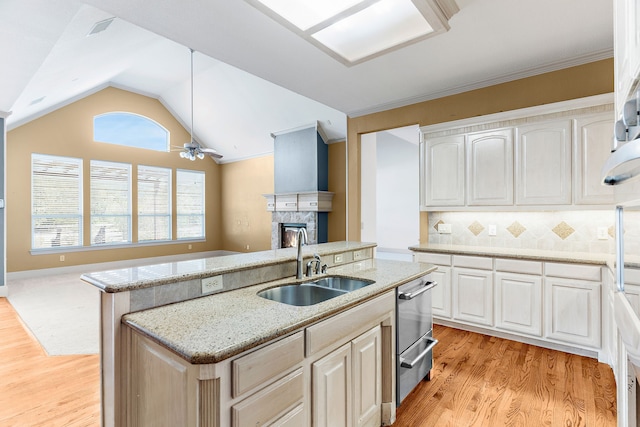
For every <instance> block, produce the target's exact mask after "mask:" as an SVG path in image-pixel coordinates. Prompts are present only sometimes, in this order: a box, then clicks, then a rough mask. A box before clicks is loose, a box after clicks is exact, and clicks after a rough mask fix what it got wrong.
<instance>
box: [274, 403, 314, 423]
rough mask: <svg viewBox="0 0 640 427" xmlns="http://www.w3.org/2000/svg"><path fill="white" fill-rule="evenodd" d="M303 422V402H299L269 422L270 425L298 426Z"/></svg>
mask: <svg viewBox="0 0 640 427" xmlns="http://www.w3.org/2000/svg"><path fill="white" fill-rule="evenodd" d="M305 424H306V423H305V418H304V404H303V403H301V404H299V405H298V406H296V407H295V408H293V409H292V410H290V411H289V412H287V413H286V414H284V415H283V416H282V417H280V418H279V419H278V420H277V421H276V422H274V423H273V424H271V427H300V426H303V425H305Z"/></svg>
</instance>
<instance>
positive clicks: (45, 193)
mask: <svg viewBox="0 0 640 427" xmlns="http://www.w3.org/2000/svg"><path fill="white" fill-rule="evenodd" d="M74 246H82V159H77V158H73V157H59V156H49V155H44V154H32V156H31V247H32V248H33V249H45V248H56V247H74Z"/></svg>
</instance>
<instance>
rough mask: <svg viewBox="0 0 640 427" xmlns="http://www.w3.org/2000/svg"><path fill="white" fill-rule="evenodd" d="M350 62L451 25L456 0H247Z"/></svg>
mask: <svg viewBox="0 0 640 427" xmlns="http://www.w3.org/2000/svg"><path fill="white" fill-rule="evenodd" d="M247 2H249V3H251V4H252V5H253V6H255V7H256V8H258V9H259V10H261V11H262V12H264V13H265V14H267V15H269V16H270V17H272V18H273V19H275V20H276V21H278V22H279V23H281V24H282V25H284V26H286V27H288V28H289V29H291V30H292V31H294V32H296V33H297V34H299V35H300V36H302V37H303V38H305V39H306V40H308V41H309V42H310V43H312V44H314V45H315V46H317V47H318V48H320V49H321V50H323V51H325V52H326V53H328V54H329V55H331V56H332V57H334V58H335V59H337V60H339V61H340V62H342V63H343V64H345V65H355V64H358V63H360V62H364V61H367V60H369V59H372V58H375V57H376V56H379V55H382V54H384V53H387V52H389V51H391V50H395V49H400V48H402V47H404V46H406V45H408V44H411V43H415V42H417V41H420V40H423V39H425V38H427V37H430V36H433V35H435V34H439V33H441V32H445V31H447V30H448V29H449V27H448V24H447V22H448V20H449V18H451V16H453V14H455V13H456V12H458V6H457V5H456V3H455V0H306V1H305V0H247Z"/></svg>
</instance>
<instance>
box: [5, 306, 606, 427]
mask: <svg viewBox="0 0 640 427" xmlns="http://www.w3.org/2000/svg"><path fill="white" fill-rule="evenodd" d="M434 335H435V336H436V337H437V338H438V339H439V340H440V343H439V344H438V345H437V346H436V347H435V350H434V357H435V364H434V370H433V375H432V377H433V379H432V380H431V381H423V382H422V383H421V384H420V385H419V386H418V387H417V388H416V389H415V390H414V391H413V392H412V393H411V394H410V395H409V396H408V397H407V400H405V402H404V403H403V405H402V406H401V407H400V408H399V409H398V417H397V421H396V423H395V424H394V426H396V427H405V426H410V427H414V426H416V427H417V426H425V427H426V426H430V427H431V426H436V427H446V426H451V427H470V426H483V427H484V426H486V427H496V426H523V427H524V426H526V427H538V426H553V427H556V426H557V427H576V426H585V427H592V426H593V427H615V426H616V397H615V382H614V379H613V373H612V371H611V369H610V368H609V367H608V366H607V365H604V364H600V363H598V362H597V360H594V359H589V358H585V357H580V356H575V355H571V354H566V353H562V352H557V351H553V350H547V349H543V348H540V347H535V346H530V345H527V344H522V343H518V342H514V341H508V340H503V339H500V338H494V337H489V336H486V335H480V334H474V333H471V332H464V331H460V330H457V329H452V328H446V327H443V326H438V325H436V326H435V327H434ZM99 369H100V368H99V359H98V356H97V355H89V356H55V357H49V356H47V355H46V354H45V353H44V351H43V350H42V349H41V347H40V345H39V344H38V342H37V341H36V340H35V339H34V338H33V337H32V336H31V335H30V334H29V333H28V332H27V331H26V330H25V328H24V326H23V325H22V323H21V322H20V320H19V318H18V315H17V314H16V313H15V311H14V310H13V308H12V307H11V305H10V304H9V303H8V302H7V300H6V299H5V298H0V426H2V427H14V426H15V427H32V426H47V427H58V426H73V427H95V426H99V425H100V406H99V401H100V395H99V383H100V379H99Z"/></svg>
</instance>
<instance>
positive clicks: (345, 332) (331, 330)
mask: <svg viewBox="0 0 640 427" xmlns="http://www.w3.org/2000/svg"><path fill="white" fill-rule="evenodd" d="M395 301H396V298H395V291H390V292H387V293H386V294H384V295H382V296H380V297H378V298H375V299H373V300H371V301H368V302H365V303H363V304H360V305H358V306H356V307H354V308H352V309H350V310H349V311H347V312H345V313H341V314H337V315H335V316H333V317H330V318H329V319H327V320H323V321H322V322H320V323H317V324H315V325H312V326H309V327H308V328H307V329H306V330H305V333H306V345H305V348H306V356H307V357H309V356H311V355H313V354H315V353H316V352H318V351H320V350H323V349H325V348H327V347H329V346H330V345H331V344H334V343H337V342H343V341H344V340H345V339H346V338H347V337H349V336H351V335H355V334H356V333H358V332H360V331H363V330H366V329H371V326H372V325H371V323H372V322H373V321H375V320H376V319H378V318H380V317H383V316H384V315H385V314H387V313H389V311H393V310H394V308H395Z"/></svg>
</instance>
